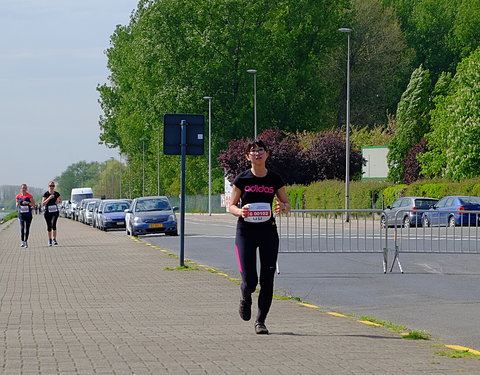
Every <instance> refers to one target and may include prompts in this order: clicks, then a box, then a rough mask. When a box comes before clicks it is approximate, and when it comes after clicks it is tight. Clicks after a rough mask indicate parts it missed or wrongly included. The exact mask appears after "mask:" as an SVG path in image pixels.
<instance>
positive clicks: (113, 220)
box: [96, 199, 130, 231]
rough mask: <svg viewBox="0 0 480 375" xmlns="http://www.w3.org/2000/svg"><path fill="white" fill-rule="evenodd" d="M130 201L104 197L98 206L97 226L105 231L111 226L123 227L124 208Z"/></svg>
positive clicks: (111, 227) (125, 208)
mask: <svg viewBox="0 0 480 375" xmlns="http://www.w3.org/2000/svg"><path fill="white" fill-rule="evenodd" d="M129 207H130V203H129V202H127V201H125V200H123V199H106V200H104V201H102V202H101V204H100V206H98V211H97V219H96V220H97V222H96V226H97V228H99V229H101V230H104V231H107V230H108V229H113V228H125V210H127V209H128V208H129Z"/></svg>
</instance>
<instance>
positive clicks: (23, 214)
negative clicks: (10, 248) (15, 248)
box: [15, 184, 36, 248]
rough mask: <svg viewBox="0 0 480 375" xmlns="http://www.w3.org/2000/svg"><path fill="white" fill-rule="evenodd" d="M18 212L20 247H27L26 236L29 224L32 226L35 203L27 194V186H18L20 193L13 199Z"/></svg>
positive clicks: (28, 231) (28, 232)
mask: <svg viewBox="0 0 480 375" xmlns="http://www.w3.org/2000/svg"><path fill="white" fill-rule="evenodd" d="M15 199H16V203H15V205H16V206H17V210H18V222H19V223H20V240H21V241H22V244H21V245H20V247H25V248H27V247H28V235H29V234H30V224H32V219H33V216H32V207H35V205H36V203H35V200H34V199H33V196H32V195H31V194H30V193H29V192H28V187H27V184H22V185H21V186H20V193H19V194H17V196H16V197H15Z"/></svg>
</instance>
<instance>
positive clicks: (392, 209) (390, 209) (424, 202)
mask: <svg viewBox="0 0 480 375" xmlns="http://www.w3.org/2000/svg"><path fill="white" fill-rule="evenodd" d="M437 202H438V199H436V198H429V197H402V198H399V199H397V200H396V201H395V202H393V203H392V205H391V206H387V208H386V209H385V211H383V213H382V215H381V217H380V223H381V225H382V227H383V228H385V226H386V225H387V223H388V226H403V227H405V228H409V227H411V226H413V227H419V226H421V225H422V216H423V212H415V211H412V210H429V209H430V208H431V207H433V206H434V205H435V204H436V203H437ZM402 210H406V211H402ZM399 211H401V212H399Z"/></svg>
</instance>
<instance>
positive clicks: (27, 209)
mask: <svg viewBox="0 0 480 375" xmlns="http://www.w3.org/2000/svg"><path fill="white" fill-rule="evenodd" d="M29 212H30V206H20V213H21V214H27V213H29Z"/></svg>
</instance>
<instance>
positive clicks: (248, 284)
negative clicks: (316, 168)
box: [229, 140, 290, 334]
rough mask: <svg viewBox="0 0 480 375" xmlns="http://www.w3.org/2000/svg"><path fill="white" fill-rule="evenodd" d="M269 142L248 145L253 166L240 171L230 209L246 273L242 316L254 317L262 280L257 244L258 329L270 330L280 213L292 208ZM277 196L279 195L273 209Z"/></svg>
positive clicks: (256, 142) (239, 255) (259, 331)
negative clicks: (270, 165)
mask: <svg viewBox="0 0 480 375" xmlns="http://www.w3.org/2000/svg"><path fill="white" fill-rule="evenodd" d="M269 155H270V153H269V152H268V149H267V146H266V145H265V144H264V143H263V142H262V141H260V140H254V141H252V142H250V143H249V144H248V145H247V148H246V150H245V157H246V158H247V160H248V161H250V163H251V166H252V167H251V168H250V169H249V170H246V171H244V172H242V173H240V174H239V175H238V176H237V177H236V178H235V180H234V181H233V191H232V197H231V198H232V200H231V205H230V207H229V211H230V213H232V214H233V215H235V216H238V217H239V218H238V222H237V231H236V237H235V251H236V254H237V260H238V266H239V269H240V274H241V275H242V285H241V287H240V289H241V291H242V299H241V300H240V308H239V312H240V317H241V318H242V319H243V320H245V321H247V320H250V317H251V311H252V310H251V307H252V293H253V292H254V291H255V289H256V287H257V284H258V275H257V264H256V263H257V248H258V250H259V258H260V294H259V296H258V313H257V317H256V320H255V332H256V333H257V334H268V329H267V327H266V326H265V319H266V318H267V314H268V311H269V310H270V305H271V304H272V298H273V278H274V276H275V270H276V263H277V256H278V245H279V239H278V232H277V226H276V224H275V218H274V217H273V215H272V211H273V212H274V213H276V214H278V213H280V212H283V213H286V212H288V211H289V210H290V203H289V202H288V197H287V194H286V192H285V187H284V183H283V180H282V178H281V177H280V176H279V175H278V174H276V173H274V172H272V171H270V170H268V169H267V168H266V166H265V162H266V160H267V158H268V157H269ZM275 196H276V197H277V199H276V202H275V205H274V207H273V210H272V205H273V201H274V198H275Z"/></svg>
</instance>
